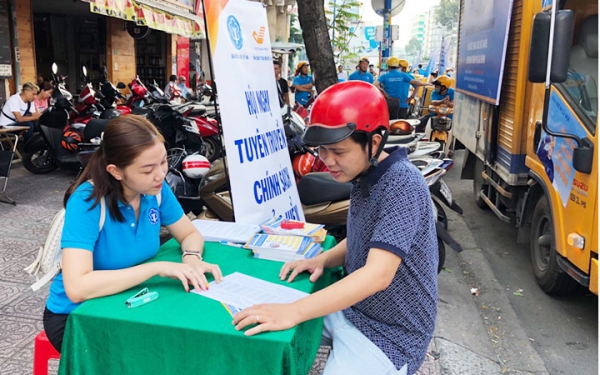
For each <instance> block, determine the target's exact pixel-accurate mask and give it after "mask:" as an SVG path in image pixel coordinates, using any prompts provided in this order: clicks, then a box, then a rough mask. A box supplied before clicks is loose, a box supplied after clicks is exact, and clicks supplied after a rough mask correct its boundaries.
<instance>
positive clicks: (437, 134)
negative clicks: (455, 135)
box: [426, 105, 453, 154]
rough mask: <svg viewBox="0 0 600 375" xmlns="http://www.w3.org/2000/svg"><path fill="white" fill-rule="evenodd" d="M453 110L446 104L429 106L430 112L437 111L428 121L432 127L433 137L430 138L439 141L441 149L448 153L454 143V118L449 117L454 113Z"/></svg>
mask: <svg viewBox="0 0 600 375" xmlns="http://www.w3.org/2000/svg"><path fill="white" fill-rule="evenodd" d="M452 111H453V109H452V108H451V107H447V106H445V105H440V106H434V105H430V106H429V112H430V113H435V115H434V116H432V117H431V118H430V119H429V123H428V126H429V127H430V129H431V137H430V138H429V140H430V141H432V142H438V143H439V144H440V146H441V150H442V151H444V152H445V153H446V154H448V153H449V152H450V145H451V143H452V118H450V117H449V116H450V115H451V114H452ZM426 132H427V131H426Z"/></svg>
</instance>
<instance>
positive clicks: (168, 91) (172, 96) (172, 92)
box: [165, 74, 181, 102]
mask: <svg viewBox="0 0 600 375" xmlns="http://www.w3.org/2000/svg"><path fill="white" fill-rule="evenodd" d="M165 96H166V97H167V98H168V99H169V100H173V101H176V102H180V101H181V90H179V88H178V87H177V76H176V75H175V74H171V76H170V77H169V82H168V83H167V85H166V86H165Z"/></svg>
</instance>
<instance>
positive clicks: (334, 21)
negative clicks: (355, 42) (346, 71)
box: [325, 0, 362, 64]
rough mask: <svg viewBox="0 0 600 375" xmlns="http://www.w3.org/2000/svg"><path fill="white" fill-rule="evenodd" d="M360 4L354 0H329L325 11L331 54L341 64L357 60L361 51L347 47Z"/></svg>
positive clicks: (352, 33) (353, 33)
mask: <svg viewBox="0 0 600 375" xmlns="http://www.w3.org/2000/svg"><path fill="white" fill-rule="evenodd" d="M361 6H362V4H361V3H360V2H358V1H356V0H329V10H326V11H325V13H326V15H327V18H328V21H329V25H328V26H329V31H330V33H331V35H332V40H331V43H332V45H333V55H334V58H335V59H336V60H337V61H338V62H339V63H341V64H344V63H345V62H346V61H356V60H358V54H359V53H360V52H361V51H351V50H350V48H349V44H350V41H351V40H352V38H353V37H354V36H355V33H356V27H357V23H358V20H359V19H360V14H358V11H357V10H358V9H360V7H361Z"/></svg>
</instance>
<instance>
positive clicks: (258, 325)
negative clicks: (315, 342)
mask: <svg viewBox="0 0 600 375" xmlns="http://www.w3.org/2000/svg"><path fill="white" fill-rule="evenodd" d="M298 323H301V320H300V316H299V314H298V312H297V311H296V309H294V305H293V304H290V303H286V304H275V303H274V304H265V305H256V306H252V307H248V308H247V309H244V310H242V311H240V312H239V313H237V314H235V316H234V317H233V322H232V324H233V325H235V329H236V330H238V331H239V330H241V329H243V328H245V327H248V326H251V325H254V327H252V328H251V329H249V330H247V331H246V332H244V334H245V335H246V336H252V335H255V334H257V333H260V332H267V331H283V330H285V329H289V328H292V327H294V326H295V325H297V324H298Z"/></svg>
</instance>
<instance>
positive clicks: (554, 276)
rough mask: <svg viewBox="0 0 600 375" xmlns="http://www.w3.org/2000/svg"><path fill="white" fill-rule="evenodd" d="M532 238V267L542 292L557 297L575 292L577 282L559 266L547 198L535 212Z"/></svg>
mask: <svg viewBox="0 0 600 375" xmlns="http://www.w3.org/2000/svg"><path fill="white" fill-rule="evenodd" d="M530 236H531V237H530V239H529V250H530V254H531V267H532V268H533V274H534V276H535V278H536V280H537V282H538V284H539V285H540V287H541V288H542V290H543V291H544V292H546V293H548V294H557V295H567V294H571V293H572V292H574V291H575V289H576V288H577V286H578V284H577V281H575V279H573V278H572V277H571V276H569V275H568V274H567V273H566V272H564V271H563V270H562V269H561V268H560V265H559V264H558V259H557V256H558V255H557V253H556V248H555V246H554V229H553V227H552V220H551V217H550V209H549V208H548V201H547V200H546V198H545V197H542V198H540V200H539V201H538V202H537V204H536V206H535V210H534V211H533V218H532V221H531V233H530Z"/></svg>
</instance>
